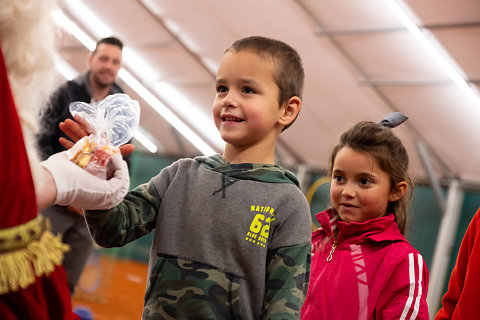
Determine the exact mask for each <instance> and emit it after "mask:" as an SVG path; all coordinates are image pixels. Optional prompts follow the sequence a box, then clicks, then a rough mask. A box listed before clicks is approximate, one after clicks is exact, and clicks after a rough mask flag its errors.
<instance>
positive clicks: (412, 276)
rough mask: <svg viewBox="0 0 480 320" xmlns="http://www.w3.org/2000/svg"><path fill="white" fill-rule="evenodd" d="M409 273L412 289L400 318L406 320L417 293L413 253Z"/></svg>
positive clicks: (409, 260)
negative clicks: (414, 295)
mask: <svg viewBox="0 0 480 320" xmlns="http://www.w3.org/2000/svg"><path fill="white" fill-rule="evenodd" d="M408 275H409V278H410V290H409V292H408V299H407V302H406V303H405V307H404V308H403V312H402V316H401V317H400V320H405V318H406V317H407V314H408V311H409V310H410V307H411V306H412V301H413V294H414V293H415V262H414V261H413V253H409V254H408Z"/></svg>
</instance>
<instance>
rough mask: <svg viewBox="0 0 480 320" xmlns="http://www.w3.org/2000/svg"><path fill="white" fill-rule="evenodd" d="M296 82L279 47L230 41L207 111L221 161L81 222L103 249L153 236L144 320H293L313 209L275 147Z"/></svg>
mask: <svg viewBox="0 0 480 320" xmlns="http://www.w3.org/2000/svg"><path fill="white" fill-rule="evenodd" d="M303 79H304V73H303V67H302V63H301V60H300V57H299V56H298V53H297V52H296V51H295V50H294V49H293V48H291V47H290V46H288V45H287V44H285V43H283V42H280V41H277V40H273V39H268V38H264V37H249V38H244V39H241V40H238V41H236V42H234V43H233V44H232V45H231V46H230V47H229V48H228V49H227V50H226V51H225V53H224V56H223V58H222V60H221V63H220V67H219V70H218V72H217V80H216V91H217V94H216V97H215V101H214V104H213V117H214V121H215V124H216V126H217V128H218V130H219V131H220V134H221V136H222V139H223V140H224V141H225V142H226V145H225V150H224V153H223V156H220V155H214V156H210V157H197V158H195V159H180V160H178V161H176V162H175V163H173V164H172V165H170V166H169V167H166V168H164V169H163V170H162V171H161V172H160V173H159V174H158V175H157V176H155V177H153V178H152V179H151V180H150V181H149V182H148V183H146V184H143V185H140V186H138V187H137V188H135V189H134V190H132V191H130V192H129V193H128V194H127V196H126V197H125V199H124V200H123V202H122V203H120V204H119V205H118V206H116V207H115V208H112V209H110V210H107V211H100V210H96V211H87V212H86V214H85V217H86V219H87V222H88V227H89V229H90V231H91V234H92V236H93V237H94V238H95V240H96V242H97V243H98V244H99V245H101V246H103V247H115V246H123V245H125V244H127V243H129V242H131V241H133V240H135V239H138V238H140V237H142V236H144V235H146V234H148V233H150V232H151V231H153V230H155V236H154V240H153V244H152V248H151V253H150V262H149V271H148V275H149V277H148V282H147V290H146V294H145V307H144V311H143V316H142V319H299V317H300V309H301V306H302V303H303V301H304V297H305V293H306V289H307V286H308V276H309V269H310V245H311V244H310V241H311V240H310V233H311V218H310V210H309V207H308V203H307V201H306V199H305V197H304V195H303V193H302V192H301V190H300V188H299V187H298V181H297V179H296V178H295V176H294V175H293V174H292V173H291V172H290V171H288V170H286V169H283V168H281V167H279V166H277V165H275V164H274V147H275V143H276V141H277V139H278V136H279V135H280V133H281V132H282V131H283V130H284V129H285V128H287V127H288V126H290V125H291V124H292V122H293V121H294V120H295V119H296V117H297V115H298V112H299V111H300V107H301V95H302V90H303Z"/></svg>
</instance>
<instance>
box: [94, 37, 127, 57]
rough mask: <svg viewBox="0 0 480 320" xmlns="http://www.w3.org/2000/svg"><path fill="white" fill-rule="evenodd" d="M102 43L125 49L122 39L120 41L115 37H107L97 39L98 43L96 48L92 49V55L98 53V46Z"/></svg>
mask: <svg viewBox="0 0 480 320" xmlns="http://www.w3.org/2000/svg"><path fill="white" fill-rule="evenodd" d="M102 43H105V44H110V45H113V46H117V47H119V48H120V50H123V43H122V41H120V40H119V39H118V38H115V37H107V38H103V39H100V40H98V41H97V44H96V45H95V49H94V50H93V51H92V56H94V55H95V54H96V53H97V49H98V46H99V45H101V44H102Z"/></svg>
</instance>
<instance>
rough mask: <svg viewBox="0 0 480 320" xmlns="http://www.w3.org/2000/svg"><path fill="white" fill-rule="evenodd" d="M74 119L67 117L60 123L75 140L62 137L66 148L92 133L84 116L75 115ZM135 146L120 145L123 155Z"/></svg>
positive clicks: (62, 143) (61, 139) (61, 142)
mask: <svg viewBox="0 0 480 320" xmlns="http://www.w3.org/2000/svg"><path fill="white" fill-rule="evenodd" d="M74 119H75V121H73V120H71V119H67V120H65V121H64V122H60V124H59V127H60V130H62V131H63V132H64V133H65V134H66V135H67V136H68V137H69V138H70V139H72V141H73V142H72V141H70V140H67V139H65V138H63V137H61V138H60V139H59V141H60V144H61V145H62V146H63V147H64V148H65V149H70V148H71V147H73V145H74V144H75V142H77V141H78V140H80V139H82V138H83V137H85V136H88V135H89V134H90V133H89V132H88V131H87V129H86V128H88V124H87V122H86V121H85V120H84V119H83V118H82V117H80V116H78V115H75V117H74ZM134 148H135V147H134V145H133V144H124V145H123V146H120V147H119V149H120V152H121V154H122V156H126V155H127V154H130V153H131V152H132V151H133V149H134Z"/></svg>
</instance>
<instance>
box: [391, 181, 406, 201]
mask: <svg viewBox="0 0 480 320" xmlns="http://www.w3.org/2000/svg"><path fill="white" fill-rule="evenodd" d="M407 189H408V184H407V182H405V181H400V182H399V183H397V184H396V185H395V186H393V188H392V191H390V196H389V198H388V200H390V202H394V201H397V200H400V199H401V198H402V197H403V196H404V195H405V193H407Z"/></svg>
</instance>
